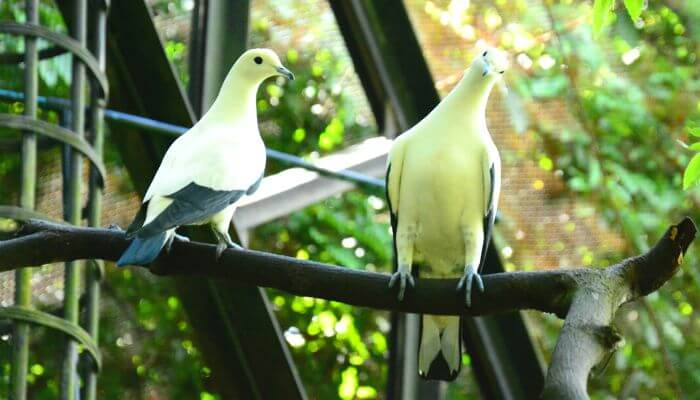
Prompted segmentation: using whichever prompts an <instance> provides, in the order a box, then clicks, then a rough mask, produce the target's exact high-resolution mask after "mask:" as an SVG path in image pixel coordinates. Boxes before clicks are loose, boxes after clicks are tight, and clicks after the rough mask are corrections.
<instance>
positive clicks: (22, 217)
mask: <svg viewBox="0 0 700 400" xmlns="http://www.w3.org/2000/svg"><path fill="white" fill-rule="evenodd" d="M0 218H8V219H13V220H17V221H26V220H28V219H40V220H44V221H51V222H55V223H57V224H67V222H65V221H63V220H60V219H55V218H51V217H49V216H48V215H46V214H44V213H40V212H38V211H34V210H28V209H26V208H22V207H17V206H3V205H0Z"/></svg>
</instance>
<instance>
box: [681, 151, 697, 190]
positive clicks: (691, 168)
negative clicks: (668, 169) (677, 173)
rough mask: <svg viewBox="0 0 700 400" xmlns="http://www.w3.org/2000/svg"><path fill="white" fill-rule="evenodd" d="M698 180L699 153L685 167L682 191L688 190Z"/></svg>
mask: <svg viewBox="0 0 700 400" xmlns="http://www.w3.org/2000/svg"><path fill="white" fill-rule="evenodd" d="M698 179H700V153H698V154H696V155H694V156H693V158H692V159H691V160H690V162H689V163H688V166H687V167H685V173H684V174H683V190H685V189H688V188H689V187H691V186H693V185H694V184H695V183H697V181H698Z"/></svg>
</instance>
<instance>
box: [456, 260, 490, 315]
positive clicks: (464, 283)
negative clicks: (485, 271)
mask: <svg viewBox="0 0 700 400" xmlns="http://www.w3.org/2000/svg"><path fill="white" fill-rule="evenodd" d="M474 282H476V286H477V287H478V288H479V291H480V292H483V291H484V281H482V280H481V275H479V273H478V272H476V270H475V269H474V266H473V265H471V264H470V265H467V267H466V268H464V275H463V276H462V278H461V279H460V280H459V282H458V283H457V291H462V290H464V302H465V304H466V305H467V307H471V305H472V284H473V283H474Z"/></svg>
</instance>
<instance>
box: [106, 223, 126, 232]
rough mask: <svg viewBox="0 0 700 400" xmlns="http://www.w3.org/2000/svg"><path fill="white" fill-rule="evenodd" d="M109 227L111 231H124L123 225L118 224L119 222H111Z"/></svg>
mask: <svg viewBox="0 0 700 400" xmlns="http://www.w3.org/2000/svg"><path fill="white" fill-rule="evenodd" d="M107 229H109V230H111V231H124V229H122V227H121V226H119V225H117V224H109V225H108V226H107Z"/></svg>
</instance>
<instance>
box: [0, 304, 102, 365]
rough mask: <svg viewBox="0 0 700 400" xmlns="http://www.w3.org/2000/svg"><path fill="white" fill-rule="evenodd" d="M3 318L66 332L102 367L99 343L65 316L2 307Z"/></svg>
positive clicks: (0, 309) (0, 311) (0, 315)
mask: <svg viewBox="0 0 700 400" xmlns="http://www.w3.org/2000/svg"><path fill="white" fill-rule="evenodd" d="M2 318H7V319H13V320H19V321H24V322H29V323H31V324H36V325H42V326H45V327H48V328H51V329H55V330H58V331H61V332H63V333H65V334H66V335H68V336H70V337H72V338H73V339H75V340H76V341H77V342H79V343H80V344H82V345H83V346H84V347H85V349H86V350H87V351H88V353H90V355H91V356H92V359H93V360H94V361H95V367H96V368H97V369H98V370H99V369H100V368H102V357H101V356H100V349H99V347H97V343H95V341H94V340H92V337H90V335H89V334H88V333H87V332H86V331H85V329H83V328H81V327H80V326H77V325H73V324H71V323H70V322H68V321H66V320H64V319H63V318H59V317H56V316H53V315H51V314H47V313H45V312H42V311H39V310H34V309H30V308H24V307H0V319H2Z"/></svg>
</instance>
